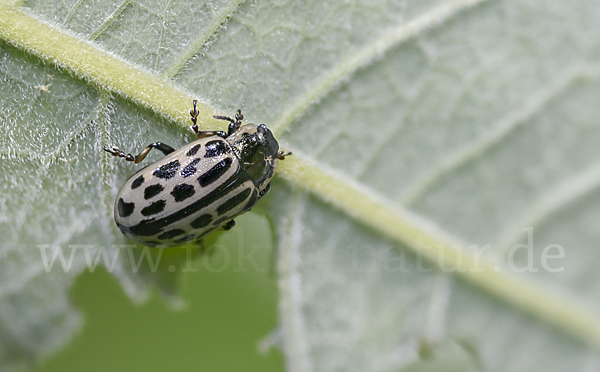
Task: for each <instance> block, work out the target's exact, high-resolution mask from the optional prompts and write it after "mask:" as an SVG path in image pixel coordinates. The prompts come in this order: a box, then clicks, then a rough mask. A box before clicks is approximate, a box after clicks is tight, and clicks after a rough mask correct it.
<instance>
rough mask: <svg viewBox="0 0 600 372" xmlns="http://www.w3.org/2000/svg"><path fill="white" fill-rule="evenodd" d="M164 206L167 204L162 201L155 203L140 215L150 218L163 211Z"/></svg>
mask: <svg viewBox="0 0 600 372" xmlns="http://www.w3.org/2000/svg"><path fill="white" fill-rule="evenodd" d="M165 205H167V202H166V201H164V200H159V201H155V202H154V203H152V204H150V205H149V206H147V207H146V208H144V209H142V215H144V216H151V215H153V214H157V213H160V212H162V211H163V209H165Z"/></svg>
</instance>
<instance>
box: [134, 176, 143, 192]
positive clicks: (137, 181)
mask: <svg viewBox="0 0 600 372" xmlns="http://www.w3.org/2000/svg"><path fill="white" fill-rule="evenodd" d="M142 183H144V176H139V177H138V178H136V179H135V180H134V181H133V182H132V183H131V188H132V189H137V188H138V187H140V186H142Z"/></svg>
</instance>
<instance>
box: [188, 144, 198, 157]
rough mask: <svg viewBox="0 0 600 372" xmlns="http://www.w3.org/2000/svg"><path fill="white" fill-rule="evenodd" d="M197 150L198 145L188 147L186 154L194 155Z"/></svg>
mask: <svg viewBox="0 0 600 372" xmlns="http://www.w3.org/2000/svg"><path fill="white" fill-rule="evenodd" d="M198 150H200V145H196V146H194V147H192V148H191V149H189V150H188V152H187V154H186V155H187V156H194V155H196V153H197V152H198Z"/></svg>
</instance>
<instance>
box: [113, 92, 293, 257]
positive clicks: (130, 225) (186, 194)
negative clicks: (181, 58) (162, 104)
mask: <svg viewBox="0 0 600 372" xmlns="http://www.w3.org/2000/svg"><path fill="white" fill-rule="evenodd" d="M196 103H197V101H196V100H194V101H193V105H194V108H193V109H192V110H190V116H191V121H192V123H193V124H192V126H191V129H192V131H193V132H194V133H195V134H196V140H195V141H193V142H190V143H188V144H187V145H185V146H183V147H182V148H180V149H178V150H175V149H174V148H172V147H171V146H168V145H165V144H164V143H162V142H155V143H152V144H150V145H148V146H147V147H146V148H144V149H143V150H142V151H141V152H140V153H139V154H138V155H137V156H133V155H132V154H126V153H124V152H123V151H121V150H119V149H118V148H117V147H114V146H113V147H110V148H108V147H107V146H104V151H106V152H108V153H110V154H111V155H113V156H118V157H121V158H124V159H125V160H127V161H132V162H134V163H136V164H137V163H139V162H141V161H142V160H144V158H145V157H146V155H147V154H148V153H149V152H150V150H152V149H157V150H159V151H161V152H162V153H163V154H164V155H165V156H164V157H163V158H161V159H159V160H158V161H156V162H154V163H152V164H150V165H149V166H146V167H144V168H142V169H141V170H139V171H138V172H136V173H135V174H134V175H132V176H131V177H130V178H129V179H128V180H127V181H126V182H125V184H124V185H123V186H122V187H121V189H120V190H119V193H118V194H117V198H116V200H115V208H114V218H115V222H116V224H117V226H118V227H119V229H120V230H121V231H122V232H123V234H125V235H126V236H127V237H129V238H131V239H134V240H137V241H138V242H140V243H143V244H145V245H149V246H152V247H170V246H177V245H182V244H185V243H187V242H192V241H199V240H200V239H201V238H202V237H204V236H205V235H206V234H208V233H210V232H212V231H214V230H216V229H219V228H221V229H225V230H229V229H231V228H232V227H233V226H234V225H235V221H234V218H235V217H237V216H239V215H240V214H242V213H244V212H247V211H249V210H250V209H252V207H254V205H255V204H256V202H257V201H258V200H259V199H260V198H262V197H263V196H264V195H265V194H266V193H267V192H268V191H269V189H270V182H271V179H272V178H273V175H274V173H275V170H276V169H277V163H278V160H283V159H285V157H286V156H288V155H290V154H291V153H287V154H284V152H283V151H280V150H279V144H278V143H277V140H276V139H275V137H274V136H273V133H271V131H270V130H269V129H268V128H267V126H266V125H265V124H260V125H256V124H243V123H242V120H243V119H244V116H243V115H242V112H241V110H238V111H237V113H236V114H235V116H234V118H235V119H232V118H230V117H228V116H220V115H215V116H214V118H216V119H220V120H227V121H229V122H230V123H229V128H228V130H227V133H225V132H223V131H200V130H199V129H198V123H197V120H198V114H199V111H198V110H197V109H196Z"/></svg>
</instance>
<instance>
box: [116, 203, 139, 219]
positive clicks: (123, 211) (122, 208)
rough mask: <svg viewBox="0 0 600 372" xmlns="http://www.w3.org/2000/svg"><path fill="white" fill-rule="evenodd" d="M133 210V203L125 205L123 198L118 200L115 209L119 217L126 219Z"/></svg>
mask: <svg viewBox="0 0 600 372" xmlns="http://www.w3.org/2000/svg"><path fill="white" fill-rule="evenodd" d="M134 208H135V204H134V203H126V202H125V200H123V198H119V202H118V203H117V209H118V210H119V216H121V217H127V216H130V215H131V214H132V213H133V210H134Z"/></svg>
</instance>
